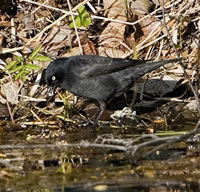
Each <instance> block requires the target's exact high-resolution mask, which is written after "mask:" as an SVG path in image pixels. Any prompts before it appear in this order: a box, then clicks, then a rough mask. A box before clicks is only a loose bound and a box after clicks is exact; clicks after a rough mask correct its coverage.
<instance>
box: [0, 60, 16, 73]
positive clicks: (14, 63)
mask: <svg viewBox="0 0 200 192" xmlns="http://www.w3.org/2000/svg"><path fill="white" fill-rule="evenodd" d="M18 63H19V61H17V60H14V61H10V62H9V63H8V65H7V66H6V67H5V68H4V70H3V71H7V70H10V69H12V68H13V67H15V66H16V65H17V64H18Z"/></svg>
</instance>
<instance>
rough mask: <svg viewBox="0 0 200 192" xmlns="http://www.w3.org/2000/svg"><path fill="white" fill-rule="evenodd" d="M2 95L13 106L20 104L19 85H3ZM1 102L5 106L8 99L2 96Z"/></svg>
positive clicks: (12, 83)
mask: <svg viewBox="0 0 200 192" xmlns="http://www.w3.org/2000/svg"><path fill="white" fill-rule="evenodd" d="M1 94H2V95H4V96H5V97H6V98H7V100H8V102H9V103H11V104H13V105H14V104H17V103H18V83H17V82H8V83H6V84H3V85H2V87H1ZM0 102H1V103H3V104H5V103H6V99H4V98H3V97H2V96H0Z"/></svg>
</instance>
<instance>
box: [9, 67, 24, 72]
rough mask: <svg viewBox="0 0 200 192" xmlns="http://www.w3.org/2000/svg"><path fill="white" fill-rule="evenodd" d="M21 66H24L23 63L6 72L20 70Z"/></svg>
mask: <svg viewBox="0 0 200 192" xmlns="http://www.w3.org/2000/svg"><path fill="white" fill-rule="evenodd" d="M23 68H24V65H19V66H17V67H15V68H13V69H11V70H10V71H8V73H14V72H17V71H20V70H21V69H23Z"/></svg>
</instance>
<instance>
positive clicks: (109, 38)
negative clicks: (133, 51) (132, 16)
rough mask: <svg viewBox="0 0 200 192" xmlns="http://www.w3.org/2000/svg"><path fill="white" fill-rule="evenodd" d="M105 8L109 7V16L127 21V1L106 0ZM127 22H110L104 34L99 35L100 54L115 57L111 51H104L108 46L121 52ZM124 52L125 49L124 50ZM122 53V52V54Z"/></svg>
mask: <svg viewBox="0 0 200 192" xmlns="http://www.w3.org/2000/svg"><path fill="white" fill-rule="evenodd" d="M104 8H105V9H107V13H106V14H107V16H108V18H112V19H116V20H120V21H126V20H127V18H126V1H125V0H118V1H106V0H104ZM125 27H126V25H125V24H122V23H116V22H110V23H109V24H108V25H107V27H106V28H105V29H104V30H103V32H102V34H101V35H100V37H99V45H100V47H99V49H98V51H99V53H100V55H107V56H110V57H114V55H113V54H112V53H111V51H109V53H105V52H104V53H103V51H104V50H105V51H106V48H112V49H113V50H114V49H117V50H118V52H119V46H121V45H122V44H123V42H124V32H125ZM122 54H124V53H123V51H122ZM120 55H121V54H120Z"/></svg>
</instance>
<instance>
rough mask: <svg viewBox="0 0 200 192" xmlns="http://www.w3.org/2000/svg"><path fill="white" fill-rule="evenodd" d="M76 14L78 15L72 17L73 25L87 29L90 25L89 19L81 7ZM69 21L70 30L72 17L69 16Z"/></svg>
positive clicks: (84, 9)
mask: <svg viewBox="0 0 200 192" xmlns="http://www.w3.org/2000/svg"><path fill="white" fill-rule="evenodd" d="M77 12H78V15H77V16H74V20H75V24H76V26H77V27H81V26H84V27H87V26H88V25H90V24H91V19H90V17H89V14H88V12H87V10H86V8H85V7H84V6H83V5H82V6H81V7H80V8H79V9H78V10H77ZM69 20H70V21H71V22H70V24H69V26H70V28H74V23H73V20H72V16H69Z"/></svg>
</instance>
